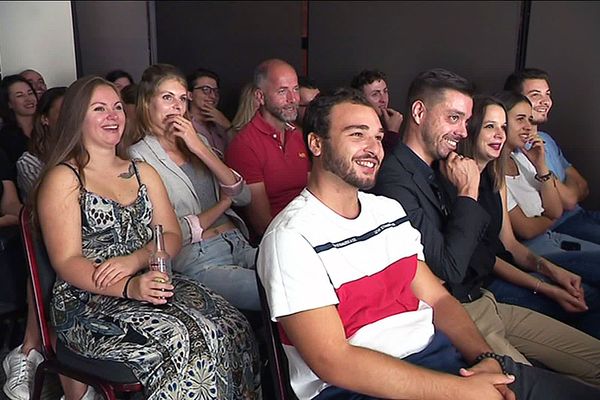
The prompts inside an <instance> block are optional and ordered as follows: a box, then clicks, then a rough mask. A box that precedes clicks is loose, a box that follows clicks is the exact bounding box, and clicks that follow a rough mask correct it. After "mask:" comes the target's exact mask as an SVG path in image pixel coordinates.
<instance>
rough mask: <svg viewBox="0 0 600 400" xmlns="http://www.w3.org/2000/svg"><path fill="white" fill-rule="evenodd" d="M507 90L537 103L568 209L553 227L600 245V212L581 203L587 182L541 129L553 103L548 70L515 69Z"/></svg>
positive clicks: (535, 110)
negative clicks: (584, 206)
mask: <svg viewBox="0 0 600 400" xmlns="http://www.w3.org/2000/svg"><path fill="white" fill-rule="evenodd" d="M504 89H505V90H510V91H514V92H517V93H521V94H522V95H524V96H526V97H527V98H528V99H529V101H531V104H532V106H533V110H532V111H533V124H534V125H535V127H536V129H537V134H538V135H539V137H540V138H541V139H542V140H543V141H544V148H545V150H546V164H547V165H548V168H549V169H550V171H552V172H553V173H554V175H555V176H556V178H557V179H555V180H554V182H555V185H556V189H557V190H558V193H559V195H560V198H561V201H562V206H563V209H564V210H565V211H564V213H563V215H562V216H561V217H560V218H559V219H558V220H557V221H556V222H555V223H554V227H553V230H554V231H556V232H559V233H564V234H567V235H571V236H574V237H576V238H578V239H582V240H587V241H590V242H594V243H598V244H600V212H598V211H593V210H586V209H584V208H582V207H581V206H580V205H579V202H581V201H583V200H584V199H585V198H586V197H587V196H588V194H589V188H588V183H587V181H586V180H585V178H584V177H583V176H582V175H581V174H580V173H579V171H578V170H577V169H576V168H575V167H574V166H573V164H571V163H570V162H569V161H568V160H567V159H566V158H565V156H564V155H563V152H562V150H561V148H560V147H559V146H558V144H557V143H556V141H555V140H554V139H553V138H552V136H550V134H549V133H547V132H544V131H542V130H540V125H542V124H544V123H546V122H547V121H548V117H549V114H550V110H551V109H552V105H553V101H552V92H551V90H550V77H549V75H548V73H547V72H546V71H543V70H541V69H537V68H526V69H524V70H522V71H517V72H514V73H512V74H511V75H509V76H508V78H506V82H505V84H504ZM515 156H516V158H515V159H516V160H517V162H519V161H520V162H522V163H523V162H526V161H525V160H523V157H524V155H523V154H522V153H521V152H519V151H516V152H515Z"/></svg>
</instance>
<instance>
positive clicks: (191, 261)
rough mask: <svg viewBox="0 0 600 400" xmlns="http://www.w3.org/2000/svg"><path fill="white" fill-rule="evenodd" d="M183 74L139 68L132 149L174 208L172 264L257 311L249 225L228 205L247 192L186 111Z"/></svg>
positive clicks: (244, 199) (246, 198) (245, 199)
mask: <svg viewBox="0 0 600 400" xmlns="http://www.w3.org/2000/svg"><path fill="white" fill-rule="evenodd" d="M187 90H188V88H187V86H186V81H185V78H183V76H182V75H181V74H180V73H179V71H178V70H177V69H176V68H175V67H173V66H171V65H166V64H157V65H153V66H151V67H149V68H147V69H146V71H144V73H143V75H142V80H141V81H140V84H139V93H138V120H137V121H138V126H137V130H138V136H140V137H143V139H142V140H141V141H139V142H137V143H136V144H134V145H133V146H131V147H130V149H129V153H130V155H131V156H132V157H133V158H140V159H142V160H144V161H146V162H147V163H149V164H150V165H151V166H152V167H154V168H155V169H156V171H157V172H158V173H159V175H160V176H161V178H162V180H163V182H164V184H165V186H166V188H167V192H168V194H169V198H170V199H171V202H172V203H173V206H174V208H175V213H176V214H177V218H178V220H179V225H180V227H181V231H182V233H183V243H184V246H183V248H182V249H181V251H180V252H179V254H178V255H177V257H176V258H175V260H174V265H173V266H174V269H175V270H176V271H178V272H180V273H183V274H185V275H187V276H190V277H192V278H194V279H196V280H197V281H199V282H202V283H203V284H205V285H206V286H208V287H210V288H211V289H213V290H214V291H215V292H217V293H219V294H220V295H222V296H223V297H225V299H227V300H228V301H229V302H231V303H232V304H233V305H234V306H236V307H238V308H241V309H246V310H260V302H259V299H258V290H257V287H256V273H255V271H254V269H255V268H254V261H255V258H256V249H255V248H253V247H252V246H250V245H249V244H248V241H247V238H248V228H247V227H246V225H245V224H244V222H243V221H242V219H241V218H240V217H239V216H238V215H237V214H236V213H235V212H234V211H233V210H232V209H231V207H232V206H235V205H237V206H244V205H246V204H248V203H249V202H250V190H249V189H248V187H247V186H246V184H245V182H244V180H243V179H242V178H241V177H240V175H239V174H237V173H236V172H235V171H233V170H231V169H230V168H229V167H227V166H226V165H225V164H224V163H223V162H222V161H221V159H220V158H219V157H218V156H217V155H216V154H215V153H214V152H213V151H212V150H211V146H210V145H209V144H208V141H207V139H205V138H204V137H203V136H202V135H200V134H199V133H197V132H196V131H195V130H194V127H193V125H192V123H191V121H189V120H188V119H187V118H186V117H185V115H186V110H187V104H186V101H187V94H188V93H189V92H187Z"/></svg>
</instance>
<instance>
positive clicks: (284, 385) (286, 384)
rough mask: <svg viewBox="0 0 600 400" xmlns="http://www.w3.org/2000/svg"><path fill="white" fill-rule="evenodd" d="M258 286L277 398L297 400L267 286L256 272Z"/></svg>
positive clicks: (278, 399)
mask: <svg viewBox="0 0 600 400" xmlns="http://www.w3.org/2000/svg"><path fill="white" fill-rule="evenodd" d="M256 282H257V286H258V295H259V297H260V305H261V310H262V311H261V314H262V317H263V325H264V327H265V330H266V333H267V352H268V355H269V365H270V369H271V375H272V376H273V383H274V385H275V388H274V389H275V399H276V400H296V399H297V397H296V396H295V394H294V391H293V389H292V387H291V385H290V374H289V370H288V361H287V357H286V356H285V352H284V350H283V346H282V344H281V340H280V337H279V330H278V328H277V324H276V323H274V322H273V321H271V312H270V308H269V303H268V302H267V294H266V293H265V288H264V287H263V285H262V282H261V281H260V278H259V276H258V273H257V274H256Z"/></svg>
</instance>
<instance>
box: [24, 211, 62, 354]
mask: <svg viewBox="0 0 600 400" xmlns="http://www.w3.org/2000/svg"><path fill="white" fill-rule="evenodd" d="M32 216H33V214H32V211H31V209H30V208H29V207H23V209H22V210H21V214H20V215H19V220H20V226H21V237H22V239H23V247H24V248H25V257H26V259H27V266H28V268H29V275H30V277H31V283H32V286H33V299H34V302H35V310H36V313H37V320H38V324H39V327H40V332H41V335H42V346H43V348H42V352H43V354H44V356H45V357H46V358H50V357H54V355H55V354H54V350H53V348H52V342H51V340H50V330H49V327H48V319H47V311H48V309H49V308H48V305H49V303H50V298H51V296H52V287H53V286H54V281H55V280H56V273H55V272H54V269H53V268H52V264H50V259H49V258H48V253H47V252H46V246H45V245H44V240H43V239H42V234H41V232H40V231H39V229H36V228H35V227H34V226H33V223H32Z"/></svg>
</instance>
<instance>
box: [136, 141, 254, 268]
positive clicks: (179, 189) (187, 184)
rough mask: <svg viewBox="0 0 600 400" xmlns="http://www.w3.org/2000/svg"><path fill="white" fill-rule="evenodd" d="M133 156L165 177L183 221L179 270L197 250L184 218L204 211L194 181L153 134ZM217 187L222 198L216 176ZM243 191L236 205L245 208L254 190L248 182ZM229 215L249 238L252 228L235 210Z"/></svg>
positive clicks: (229, 212) (163, 178) (235, 201)
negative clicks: (251, 191) (194, 248)
mask: <svg viewBox="0 0 600 400" xmlns="http://www.w3.org/2000/svg"><path fill="white" fill-rule="evenodd" d="M198 136H199V137H200V139H201V140H202V141H204V142H205V143H206V139H205V138H204V137H202V135H198ZM129 155H130V156H131V158H133V159H140V160H143V161H145V162H147V163H148V164H150V165H151V166H152V167H153V168H154V169H155V170H156V171H157V172H158V174H159V175H160V176H161V178H162V180H163V183H164V185H165V187H166V188H167V192H168V194H169V199H170V200H171V204H173V208H174V209H175V214H177V219H178V220H179V226H180V227H181V233H182V235H183V248H182V249H181V251H180V253H179V254H178V256H177V257H176V259H175V260H174V265H173V266H174V267H175V269H176V270H178V269H179V268H177V266H178V265H181V263H182V262H183V260H186V259H188V257H187V256H188V255H187V254H186V253H188V252H191V251H193V249H192V247H193V246H189V244H190V243H191V240H192V233H191V230H190V227H189V225H188V223H187V221H186V220H185V219H184V217H185V216H186V215H190V214H196V215H198V214H200V213H201V212H202V204H200V200H199V199H198V195H197V194H196V191H195V190H194V187H193V186H192V182H191V181H190V179H189V178H188V177H187V175H186V174H185V172H183V170H182V169H181V168H179V166H177V164H175V162H173V160H171V158H170V157H169V156H168V155H167V152H166V151H165V150H164V149H163V148H162V146H161V145H160V143H159V142H158V140H157V139H156V138H155V137H154V136H151V135H146V137H145V138H144V139H142V140H140V141H139V142H137V143H136V144H134V145H133V146H131V147H129ZM213 180H214V187H215V191H216V195H217V199H219V195H220V193H219V182H218V181H217V180H216V178H215V177H214V176H213ZM242 185H243V186H242V191H241V192H240V193H239V194H238V195H237V196H235V197H234V198H233V199H232V201H233V204H234V205H235V206H245V205H247V204H249V203H250V189H248V186H246V184H245V182H243V183H242ZM225 214H226V215H227V216H228V217H230V218H231V220H232V221H233V223H234V224H235V226H236V227H237V228H238V229H239V230H240V231H241V232H242V234H243V235H244V236H245V237H246V239H248V235H249V234H248V227H246V224H245V223H244V221H243V220H242V219H241V218H240V216H239V215H237V214H236V213H235V212H234V211H233V210H232V209H231V208H230V209H228V210H227V211H225Z"/></svg>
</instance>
